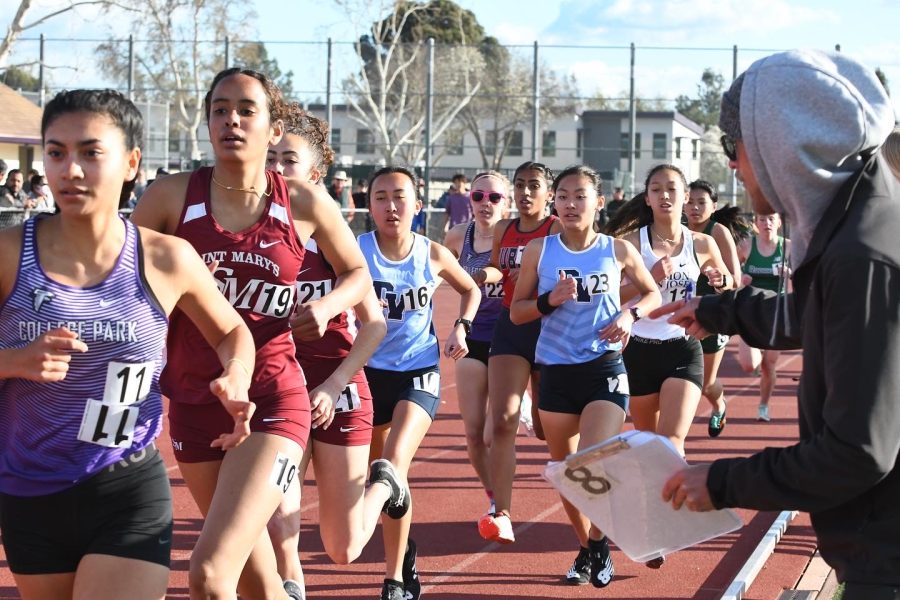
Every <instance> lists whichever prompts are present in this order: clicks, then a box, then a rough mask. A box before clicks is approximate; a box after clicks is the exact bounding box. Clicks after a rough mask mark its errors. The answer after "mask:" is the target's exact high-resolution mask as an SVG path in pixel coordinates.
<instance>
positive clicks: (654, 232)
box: [650, 227, 678, 246]
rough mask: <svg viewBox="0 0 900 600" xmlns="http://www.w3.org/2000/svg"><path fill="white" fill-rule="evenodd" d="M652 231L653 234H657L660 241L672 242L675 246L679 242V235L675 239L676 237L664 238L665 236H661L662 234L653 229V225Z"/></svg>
mask: <svg viewBox="0 0 900 600" xmlns="http://www.w3.org/2000/svg"><path fill="white" fill-rule="evenodd" d="M650 231H652V232H653V235H655V236H656V237H657V239H658V240H659V241H661V242H665V243H667V244H671V245H673V246H674V245H675V244H676V243H677V242H678V236H677V235H676V236H675V239H674V240H670V239H668V238H664V237H663V236H661V235H659V234H658V233H656V230H655V229H653V228H652V227H651V228H650Z"/></svg>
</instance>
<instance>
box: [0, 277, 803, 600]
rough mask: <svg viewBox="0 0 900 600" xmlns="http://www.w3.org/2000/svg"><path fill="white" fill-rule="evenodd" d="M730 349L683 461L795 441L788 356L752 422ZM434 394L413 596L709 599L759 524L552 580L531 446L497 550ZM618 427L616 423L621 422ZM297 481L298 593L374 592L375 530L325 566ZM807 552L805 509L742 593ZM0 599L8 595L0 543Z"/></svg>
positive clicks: (566, 534)
mask: <svg viewBox="0 0 900 600" xmlns="http://www.w3.org/2000/svg"><path fill="white" fill-rule="evenodd" d="M435 305H436V311H435V318H436V324H437V329H438V332H439V334H440V337H441V339H444V336H445V335H446V332H447V330H448V329H449V327H450V325H451V323H452V322H453V320H454V319H455V318H456V315H457V310H456V306H457V300H456V297H455V295H454V294H453V293H452V292H451V291H450V290H449V289H448V288H447V286H443V287H442V288H441V289H440V290H438V293H437V295H436V298H435ZM735 355H736V344H734V343H732V344H731V345H730V346H729V348H728V352H727V355H726V357H725V360H724V362H723V366H722V369H721V372H720V377H721V378H722V380H723V381H724V383H725V386H726V394H727V398H728V399H729V405H728V426H727V428H726V429H725V432H724V433H723V435H722V436H721V437H719V438H718V439H715V440H712V439H710V438H708V437H707V435H706V418H707V417H708V415H709V406H708V405H707V404H706V403H705V401H701V402H702V404H701V406H700V409H699V415H698V417H697V418H696V420H695V423H694V426H693V427H692V428H691V435H690V437H689V438H688V441H687V451H688V460H689V461H690V462H704V461H708V460H712V459H715V458H718V457H727V456H741V455H745V454H748V453H752V452H754V451H756V450H758V449H761V448H763V447H765V446H783V445H788V444H790V443H792V442H793V441H794V440H795V439H796V437H797V423H796V416H797V409H796V401H795V390H796V382H795V381H794V380H793V378H794V377H797V376H798V374H799V370H800V357H799V354H798V353H789V354H783V355H782V358H781V364H780V377H779V380H778V386H777V389H776V393H775V397H774V398H773V400H772V405H771V413H772V416H773V419H772V422H771V423H758V422H757V421H756V420H755V416H756V404H757V380H756V379H755V378H752V377H748V376H745V375H743V374H741V373H740V370H739V368H738V365H737V361H736V356H735ZM441 369H442V385H443V391H442V394H443V401H442V406H441V410H440V413H439V415H438V418H437V420H436V421H435V423H434V425H433V426H432V428H431V430H430V432H429V434H428V436H427V437H426V439H425V441H424V443H423V444H422V447H421V448H420V449H419V452H418V454H417V459H416V461H415V462H414V463H413V465H412V468H411V470H410V477H409V479H410V485H411V487H412V490H413V502H414V507H413V511H414V517H413V526H412V534H411V535H412V537H413V538H414V539H415V540H416V543H417V544H418V547H419V562H418V565H419V573H420V576H421V580H422V583H423V596H425V597H427V598H432V599H435V600H438V599H445V600H450V599H464V598H595V597H603V598H654V599H657V600H663V599H676V598H699V599H709V600H712V599H717V598H720V597H721V595H722V593H723V592H724V591H725V589H726V587H727V586H728V585H729V584H730V583H731V581H732V580H733V579H734V577H735V575H736V574H737V573H738V571H739V570H740V569H741V567H742V566H743V564H744V562H745V561H746V560H747V558H748V557H749V556H750V554H751V553H752V552H753V550H754V549H755V548H756V545H757V544H758V543H759V541H760V539H761V538H762V536H763V534H764V533H765V532H766V530H767V529H768V528H769V526H770V525H771V523H772V521H773V520H774V518H775V516H776V514H775V513H757V512H754V511H738V512H739V514H740V515H741V517H742V518H743V520H744V523H745V526H744V527H743V528H742V529H741V530H739V531H737V532H734V533H732V534H729V535H727V536H724V537H721V538H718V539H715V540H712V541H710V542H707V543H705V544H701V545H699V546H697V547H694V548H691V549H688V550H684V551H682V552H678V553H676V554H673V555H670V556H669V557H668V559H667V561H666V563H665V565H664V566H663V568H662V569H660V570H658V571H654V570H651V569H648V568H647V567H645V566H644V565H641V564H635V563H633V562H631V561H630V560H629V559H628V558H627V557H625V555H623V554H622V553H621V552H619V551H618V550H615V549H614V551H613V561H614V562H615V565H616V577H615V579H614V580H613V583H612V585H610V587H608V588H606V589H604V590H598V589H595V588H593V587H590V586H587V587H580V588H579V587H570V586H567V585H565V584H564V583H563V582H562V576H563V574H564V573H565V572H566V570H567V569H568V568H569V566H570V564H571V562H572V560H573V558H574V556H575V554H576V553H577V550H578V543H577V541H576V538H575V536H574V533H573V532H572V529H571V526H570V525H569V524H568V522H567V520H566V518H565V514H564V512H563V510H562V507H561V505H560V503H559V499H558V496H557V495H556V493H555V492H554V491H553V489H552V488H550V487H549V485H548V484H547V483H546V482H545V481H544V480H543V479H542V478H541V476H540V472H541V470H542V468H543V466H544V465H545V464H546V461H547V453H546V450H545V447H544V445H543V442H540V441H539V440H537V439H534V438H528V437H525V436H524V435H520V437H519V440H518V459H519V464H518V470H517V476H516V482H515V488H514V494H513V519H514V521H513V525H514V527H515V531H516V543H515V544H512V545H509V546H500V545H498V544H495V543H491V542H486V541H484V540H483V539H481V537H480V536H479V535H478V532H477V530H476V526H475V523H476V521H477V519H478V518H479V517H480V516H481V514H482V513H483V512H484V511H485V509H486V508H487V502H486V499H485V496H484V493H483V492H482V491H481V488H480V485H479V483H478V481H477V479H476V477H475V473H474V471H473V470H472V467H471V466H470V465H469V463H468V459H467V457H466V451H465V438H464V435H463V427H462V421H461V420H460V418H459V411H458V408H457V402H456V389H455V387H456V384H455V373H454V368H453V364H452V361H449V360H444V361H443V362H442V365H441ZM626 426H628V425H626ZM160 446H161V447H162V448H164V450H163V453H164V456H165V458H166V463H167V464H168V465H170V473H171V476H172V487H173V494H174V498H175V539H174V548H173V556H172V574H171V579H170V586H169V593H168V597H169V598H187V597H188V593H187V568H188V560H189V557H190V552H191V548H193V545H194V542H195V541H196V538H197V534H198V532H199V530H200V527H201V520H200V515H199V512H198V511H197V508H196V506H195V505H194V503H193V500H192V499H191V497H190V494H189V493H188V490H187V488H186V487H185V485H184V482H183V480H182V479H181V477H180V475H179V472H178V468H177V466H175V461H174V460H173V458H172V454H171V451H170V450H169V442H168V436H167V434H165V433H164V435H163V438H162V439H161V440H160ZM306 484H307V485H306V487H305V488H304V501H303V515H304V522H305V524H304V527H303V532H302V539H301V547H302V550H301V558H302V561H303V565H304V570H305V573H306V589H307V595H308V597H309V598H310V599H314V598H353V599H355V598H360V599H364V598H378V595H379V592H380V589H381V581H382V578H383V557H384V552H383V549H382V545H381V535H380V529H379V531H377V532H376V534H375V537H373V538H372V542H371V543H370V544H369V546H368V547H367V548H366V550H365V551H364V552H363V554H362V556H361V557H360V558H359V559H358V560H357V561H356V562H355V563H354V564H352V565H349V566H340V565H334V564H332V563H331V562H330V560H329V559H328V557H327V556H326V555H325V553H324V551H323V549H322V544H321V541H320V539H319V532H318V525H317V512H318V508H317V507H318V502H317V495H316V488H315V486H314V485H313V481H312V474H311V475H310V477H309V478H308V480H307V482H306ZM814 551H815V536H814V535H813V532H812V530H811V528H810V526H809V520H808V518H807V517H806V515H801V516H799V517H798V518H797V519H796V520H795V521H794V523H793V524H792V525H791V527H790V528H789V529H788V532H787V534H786V536H785V537H784V539H783V540H782V542H781V543H780V544H779V545H778V547H777V549H776V552H775V554H774V555H773V556H772V557H771V558H770V559H769V561H768V563H767V564H766V566H765V568H764V569H763V571H762V572H761V573H760V575H759V576H758V578H757V580H756V583H755V584H754V585H753V586H752V587H751V588H750V590H749V593H748V594H746V595H745V598H751V599H759V600H772V599H774V598H777V597H778V595H779V594H780V593H781V591H782V590H783V589H785V588H792V587H793V586H794V585H795V584H796V582H797V580H798V579H799V577H800V575H801V573H802V571H803V569H804V568H805V566H806V564H807V562H808V560H809V558H810V557H811V555H812V554H813V552H814ZM0 598H2V599H6V598H18V594H17V592H16V588H15V586H14V584H13V581H12V576H11V574H10V572H9V569H8V567H7V565H6V562H5V554H3V552H2V550H0Z"/></svg>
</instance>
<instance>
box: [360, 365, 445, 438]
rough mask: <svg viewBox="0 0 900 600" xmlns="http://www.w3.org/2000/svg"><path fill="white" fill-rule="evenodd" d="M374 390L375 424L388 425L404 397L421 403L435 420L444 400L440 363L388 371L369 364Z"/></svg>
mask: <svg viewBox="0 0 900 600" xmlns="http://www.w3.org/2000/svg"><path fill="white" fill-rule="evenodd" d="M366 379H368V380H369V389H370V390H372V404H373V405H374V407H375V418H374V423H375V426H376V427H378V426H380V425H387V424H388V423H390V422H391V420H392V419H393V418H394V408H396V406H397V403H398V402H400V401H401V400H408V401H409V402H412V403H413V404H417V405H419V406H421V407H422V408H423V409H424V410H425V412H427V413H428V416H429V417H431V420H432V421H433V420H434V418H435V416H436V415H437V411H438V405H439V404H440V403H441V372H440V369H438V366H437V365H434V366H433V367H424V368H422V369H413V370H412V371H388V370H386V369H373V368H372V367H366Z"/></svg>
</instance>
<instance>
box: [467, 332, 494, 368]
mask: <svg viewBox="0 0 900 600" xmlns="http://www.w3.org/2000/svg"><path fill="white" fill-rule="evenodd" d="M466 346H468V347H469V353H468V354H466V355H465V357H464V358H471V359H472V360H477V361H478V362H481V363H484V366H487V363H488V356H490V352H491V343H490V342H482V341H481V340H473V339H472V338H470V337H467V338H466Z"/></svg>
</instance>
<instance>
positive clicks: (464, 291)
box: [431, 242, 481, 359]
mask: <svg viewBox="0 0 900 600" xmlns="http://www.w3.org/2000/svg"><path fill="white" fill-rule="evenodd" d="M431 264H432V265H433V266H434V267H435V271H436V272H437V274H438V276H440V277H441V279H443V280H445V281H446V282H447V283H449V284H450V287H452V288H453V289H454V290H456V292H457V293H458V294H459V295H460V299H459V318H460V319H466V320H467V321H471V320H472V319H474V318H475V313H476V312H478V305H479V303H480V302H481V291H480V290H479V289H478V285H477V284H476V283H475V281H474V280H473V279H472V278H471V277H470V276H469V274H468V273H466V271H465V269H463V268H462V267H461V266H460V264H459V262H457V260H456V258H455V257H454V256H453V254H452V253H451V252H450V251H449V250H447V249H446V248H444V247H443V246H441V245H440V244H438V243H436V242H432V243H431ZM468 352H469V349H468V346H467V345H466V332H465V330H464V329H463V326H462V325H461V324H459V325H456V326H455V327H454V328H453V331H451V332H450V336H449V337H448V338H447V342H446V345H445V350H444V353H445V354H446V355H447V356H448V357H450V358H453V359H459V358H462V357H464V356H465V355H466V354H468Z"/></svg>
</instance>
